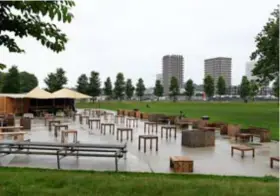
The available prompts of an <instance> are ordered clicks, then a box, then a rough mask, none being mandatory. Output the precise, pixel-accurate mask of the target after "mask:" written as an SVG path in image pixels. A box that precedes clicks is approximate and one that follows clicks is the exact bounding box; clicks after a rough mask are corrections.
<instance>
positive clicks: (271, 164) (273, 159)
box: [270, 157, 280, 168]
mask: <svg viewBox="0 0 280 196" xmlns="http://www.w3.org/2000/svg"><path fill="white" fill-rule="evenodd" d="M279 158H280V157H270V168H273V161H278V162H279Z"/></svg>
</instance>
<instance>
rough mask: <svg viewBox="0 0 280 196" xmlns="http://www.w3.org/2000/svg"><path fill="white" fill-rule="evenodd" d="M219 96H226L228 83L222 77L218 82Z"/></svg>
mask: <svg viewBox="0 0 280 196" xmlns="http://www.w3.org/2000/svg"><path fill="white" fill-rule="evenodd" d="M216 88H217V94H218V95H220V96H221V95H224V94H226V81H225V80H224V78H223V76H220V77H219V78H218V81H217V87H216Z"/></svg>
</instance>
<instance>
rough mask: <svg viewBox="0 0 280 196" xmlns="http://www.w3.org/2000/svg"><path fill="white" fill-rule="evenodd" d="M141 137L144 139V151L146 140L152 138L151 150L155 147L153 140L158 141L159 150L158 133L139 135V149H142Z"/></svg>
mask: <svg viewBox="0 0 280 196" xmlns="http://www.w3.org/2000/svg"><path fill="white" fill-rule="evenodd" d="M141 139H143V140H144V152H146V143H147V142H146V140H150V150H152V148H153V140H155V141H156V151H158V136H157V135H139V137H138V150H141Z"/></svg>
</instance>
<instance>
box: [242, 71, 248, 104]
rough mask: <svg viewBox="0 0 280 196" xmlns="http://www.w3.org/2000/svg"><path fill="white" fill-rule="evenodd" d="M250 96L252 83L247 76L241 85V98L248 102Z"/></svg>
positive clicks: (243, 78)
mask: <svg viewBox="0 0 280 196" xmlns="http://www.w3.org/2000/svg"><path fill="white" fill-rule="evenodd" d="M249 95H250V82H249V80H248V79H247V77H246V76H243V77H242V81H241V85H240V97H241V98H242V99H243V100H244V101H245V102H247V100H248V96H249Z"/></svg>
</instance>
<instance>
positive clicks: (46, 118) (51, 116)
mask: <svg viewBox="0 0 280 196" xmlns="http://www.w3.org/2000/svg"><path fill="white" fill-rule="evenodd" d="M44 119H45V126H47V121H48V120H54V117H53V115H51V114H46V115H45V117H44Z"/></svg>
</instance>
